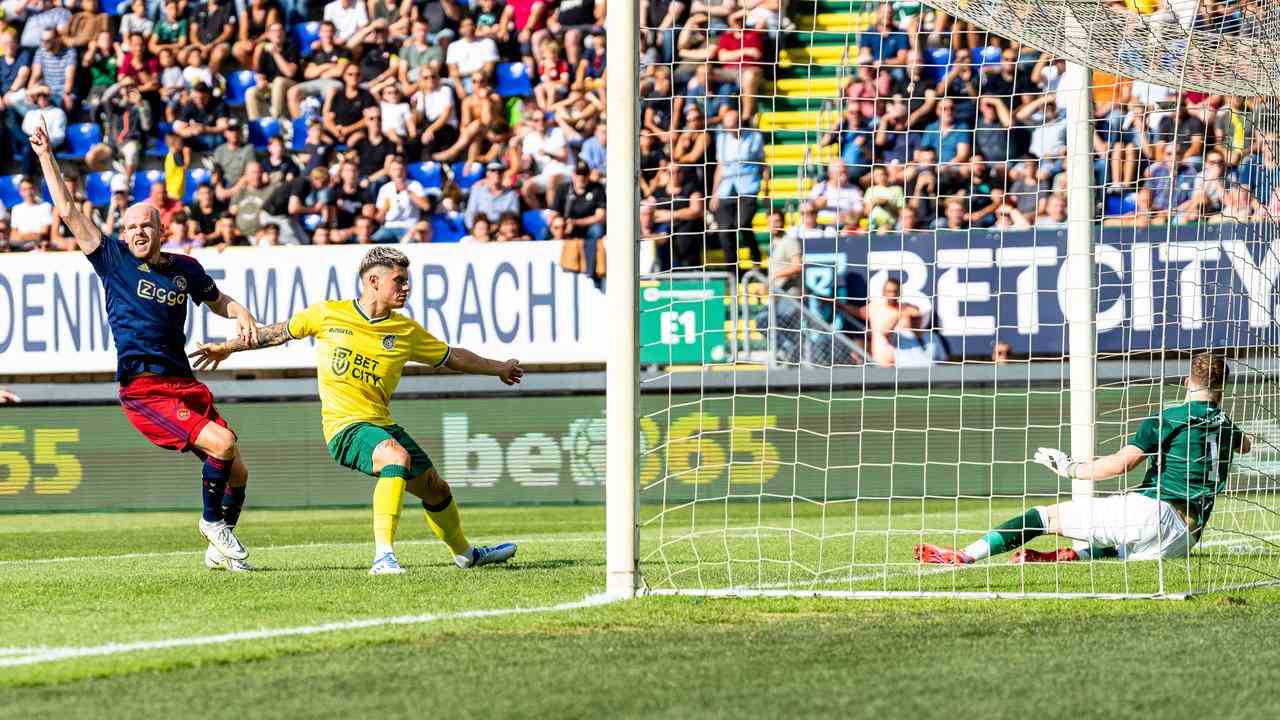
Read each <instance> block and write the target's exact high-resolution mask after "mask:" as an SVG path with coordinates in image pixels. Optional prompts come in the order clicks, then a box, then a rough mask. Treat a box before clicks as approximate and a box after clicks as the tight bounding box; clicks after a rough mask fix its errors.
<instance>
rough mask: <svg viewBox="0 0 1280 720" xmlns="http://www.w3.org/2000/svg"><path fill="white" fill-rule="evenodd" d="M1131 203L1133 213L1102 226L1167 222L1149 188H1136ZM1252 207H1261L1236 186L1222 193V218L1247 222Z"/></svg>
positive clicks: (1118, 216) (1116, 216)
mask: <svg viewBox="0 0 1280 720" xmlns="http://www.w3.org/2000/svg"><path fill="white" fill-rule="evenodd" d="M1237 191H1239V192H1237ZM1133 201H1134V209H1133V212H1130V213H1126V214H1123V215H1113V216H1111V217H1109V218H1106V219H1105V220H1104V221H1103V225H1108V226H1122V227H1147V226H1149V225H1163V224H1164V223H1165V222H1166V221H1167V220H1168V213H1166V212H1164V211H1162V210H1157V209H1156V208H1155V201H1154V199H1153V197H1152V192H1151V188H1148V187H1142V188H1138V191H1137V192H1136V193H1134V195H1133ZM1233 203H1234V204H1233ZM1254 207H1261V206H1259V205H1258V204H1257V202H1256V201H1254V200H1253V199H1252V197H1251V196H1250V195H1249V191H1248V190H1247V189H1244V188H1241V187H1240V186H1236V187H1234V188H1231V189H1229V190H1227V191H1226V192H1224V193H1223V196H1222V216H1223V217H1224V218H1235V217H1243V218H1244V220H1243V221H1242V222H1248V221H1249V218H1250V217H1251V216H1252V213H1253V208H1254ZM1237 209H1238V210H1243V213H1242V214H1236V213H1235V212H1233V210H1237Z"/></svg>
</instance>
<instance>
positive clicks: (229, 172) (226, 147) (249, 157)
mask: <svg viewBox="0 0 1280 720" xmlns="http://www.w3.org/2000/svg"><path fill="white" fill-rule="evenodd" d="M222 139H223V140H224V141H225V142H223V143H222V144H221V145H219V146H218V147H216V148H214V150H213V164H214V165H216V166H217V167H218V168H219V169H221V170H222V179H223V180H225V181H226V182H227V183H229V184H231V185H234V184H236V183H237V182H239V181H240V176H241V175H244V169H245V167H246V166H247V165H248V164H249V163H251V162H253V161H254V160H255V159H256V156H255V155H254V152H253V147H251V146H249V145H247V144H245V141H244V128H243V127H241V125H240V121H239V120H237V119H235V118H234V117H232V118H227V121H226V124H225V125H223V128H222Z"/></svg>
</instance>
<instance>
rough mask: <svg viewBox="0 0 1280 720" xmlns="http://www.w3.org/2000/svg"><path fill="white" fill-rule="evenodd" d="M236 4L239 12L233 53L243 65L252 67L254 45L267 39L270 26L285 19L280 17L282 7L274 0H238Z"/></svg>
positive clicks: (232, 48) (232, 47)
mask: <svg viewBox="0 0 1280 720" xmlns="http://www.w3.org/2000/svg"><path fill="white" fill-rule="evenodd" d="M236 5H237V6H238V8H239V13H238V15H237V16H236V41H235V45H232V46H231V55H232V56H233V57H235V59H236V62H237V63H239V64H240V66H241V67H244V68H250V67H252V66H253V56H254V46H255V45H256V44H259V43H261V42H262V41H264V40H266V36H267V33H268V31H269V28H270V27H271V26H272V25H273V24H275V23H280V22H282V20H283V19H282V18H281V17H280V9H279V8H278V7H276V5H275V3H274V2H272V0H247V1H246V0H238V2H237V3H236ZM282 27H283V26H282ZM281 39H282V38H281ZM275 42H280V40H278V39H277V40H275Z"/></svg>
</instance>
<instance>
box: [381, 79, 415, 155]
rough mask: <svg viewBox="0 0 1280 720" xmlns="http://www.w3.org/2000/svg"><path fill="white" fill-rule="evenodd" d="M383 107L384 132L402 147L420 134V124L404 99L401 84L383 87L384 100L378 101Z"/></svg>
mask: <svg viewBox="0 0 1280 720" xmlns="http://www.w3.org/2000/svg"><path fill="white" fill-rule="evenodd" d="M378 106H379V107H380V108H381V109H382V134H383V135H386V136H387V137H389V138H391V141H392V142H394V143H395V144H396V145H399V146H400V147H404V144H405V143H406V142H408V141H409V140H410V139H411V138H413V137H416V136H417V134H418V124H417V121H416V120H415V119H414V117H413V109H412V108H411V107H409V103H407V102H405V101H404V94H403V93H401V92H400V86H399V85H395V84H392V85H388V86H387V87H385V88H383V89H382V101H381V102H379V103H378Z"/></svg>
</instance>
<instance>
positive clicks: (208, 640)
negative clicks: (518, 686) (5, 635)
mask: <svg viewBox="0 0 1280 720" xmlns="http://www.w3.org/2000/svg"><path fill="white" fill-rule="evenodd" d="M619 599H620V598H618V597H617V596H613V595H609V594H607V593H601V594H599V595H588V596H587V597H585V598H582V599H581V600H574V601H572V602H564V603H558V604H555V605H541V606H535V607H512V608H494V609H490V610H464V611H461V612H454V613H436V614H430V615H395V616H392V617H382V618H366V619H363V620H347V621H344V622H332V623H324V624H321V625H301V626H298V627H286V628H260V629H258V630H245V631H241V632H233V633H224V634H222V635H205V636H195V637H183V638H170V639H168V640H144V641H140V642H130V643H107V644H105V645H94V646H90V647H61V648H31V650H32V652H30V653H29V654H26V655H21V656H18V657H5V656H0V667H19V666H23V665H36V664H39V663H49V662H57V661H60V660H73V659H77V658H86V657H105V656H111V655H122V654H125V653H135V652H143V651H147V650H169V649H172V648H181V647H199V646H203V645H224V644H227V643H233V642H243V641H248V640H270V639H273V638H285V637H300V636H305V635H320V634H324V633H332V632H345V631H348V630H361V629H364V628H372V627H383V626H387V625H421V624H425V623H433V622H443V621H448V620H471V619H477V618H490V617H502V616H506V615H537V614H543V613H557V612H565V611H568V610H581V609H583V608H590V607H598V606H600V605H607V604H609V603H612V602H616V601H617V600H619ZM11 649H14V650H17V648H11Z"/></svg>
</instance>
